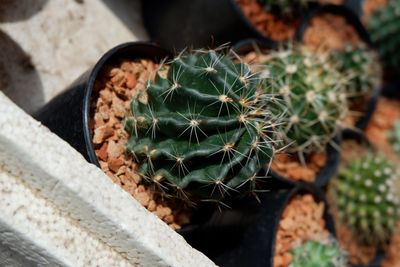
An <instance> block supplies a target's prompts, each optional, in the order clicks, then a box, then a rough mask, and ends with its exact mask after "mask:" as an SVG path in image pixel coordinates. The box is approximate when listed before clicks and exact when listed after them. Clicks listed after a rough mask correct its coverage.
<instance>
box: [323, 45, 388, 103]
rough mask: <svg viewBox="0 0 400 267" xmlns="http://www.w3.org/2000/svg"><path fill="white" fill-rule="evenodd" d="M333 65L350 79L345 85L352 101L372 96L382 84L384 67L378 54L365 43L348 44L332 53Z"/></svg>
mask: <svg viewBox="0 0 400 267" xmlns="http://www.w3.org/2000/svg"><path fill="white" fill-rule="evenodd" d="M330 59H331V60H332V62H333V65H334V66H336V67H337V69H338V71H339V72H340V73H341V74H342V76H344V77H346V78H347V79H348V80H347V82H346V85H345V88H344V89H345V90H346V95H347V96H348V98H349V101H350V102H353V101H354V102H356V101H357V100H359V99H364V98H365V97H370V96H371V95H372V94H373V93H374V91H375V90H376V89H377V88H378V87H379V86H380V85H381V80H382V69H381V66H380V63H379V60H378V55H377V54H376V53H375V52H374V51H373V50H371V49H369V48H368V47H367V46H366V45H364V44H359V45H357V46H351V45H349V46H346V47H345V49H344V50H342V51H339V50H334V51H332V52H331V53H330Z"/></svg>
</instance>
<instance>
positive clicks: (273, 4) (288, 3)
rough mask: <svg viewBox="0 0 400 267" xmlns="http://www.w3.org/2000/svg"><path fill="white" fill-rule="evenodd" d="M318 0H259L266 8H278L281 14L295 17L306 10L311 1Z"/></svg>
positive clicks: (268, 9) (315, 0)
mask: <svg viewBox="0 0 400 267" xmlns="http://www.w3.org/2000/svg"><path fill="white" fill-rule="evenodd" d="M315 2H317V0H258V3H260V4H261V5H262V6H263V7H264V9H265V10H267V11H272V10H276V11H277V12H279V13H280V14H281V15H283V16H286V17H293V16H295V15H296V14H299V13H300V12H301V11H302V10H304V9H305V8H306V7H307V6H308V5H309V4H310V3H315Z"/></svg>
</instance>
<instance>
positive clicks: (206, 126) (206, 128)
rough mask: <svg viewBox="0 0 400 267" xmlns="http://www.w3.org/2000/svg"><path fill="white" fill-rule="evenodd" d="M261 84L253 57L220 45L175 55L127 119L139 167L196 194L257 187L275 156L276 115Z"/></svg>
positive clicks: (212, 196) (168, 186) (171, 187)
mask: <svg viewBox="0 0 400 267" xmlns="http://www.w3.org/2000/svg"><path fill="white" fill-rule="evenodd" d="M258 84H259V79H258V78H257V77H256V76H255V75H253V74H252V73H251V72H250V70H249V67H248V66H247V65H246V64H241V63H234V62H233V61H232V58H231V57H229V56H228V55H225V54H221V53H219V52H218V51H215V50H198V51H193V52H192V53H190V54H189V53H188V54H181V55H179V56H178V57H177V58H175V59H174V60H172V61H171V62H170V63H169V69H168V73H167V74H166V77H163V75H162V74H161V73H160V72H159V74H158V75H156V79H155V81H154V82H150V83H149V84H148V86H147V90H146V92H141V93H139V94H138V95H137V96H136V97H134V98H133V100H132V103H131V111H132V116H131V117H129V118H127V119H126V129H127V130H128V132H130V133H131V137H130V139H129V142H128V145H127V149H128V150H129V151H130V152H131V153H132V154H133V155H134V156H135V157H136V159H137V161H138V165H139V173H140V174H141V175H142V176H143V177H145V178H147V179H148V180H150V181H152V182H155V183H156V184H159V185H161V187H163V188H164V189H165V190H167V191H173V192H175V193H176V192H181V193H184V194H183V195H191V199H192V197H193V198H200V199H209V200H220V199H222V198H223V197H224V196H226V194H229V192H233V191H239V190H240V191H247V192H248V191H249V190H250V191H252V190H254V188H255V183H256V178H258V177H257V174H258V173H259V171H260V170H261V169H262V168H263V167H264V166H268V164H269V163H270V161H271V158H272V156H273V141H272V140H273V133H272V126H271V123H272V122H271V121H273V118H272V117H271V113H270V112H268V111H267V110H265V109H264V108H263V107H260V105H259V98H260V97H261V96H260V95H259V92H258V88H257V86H258ZM263 99H265V97H263Z"/></svg>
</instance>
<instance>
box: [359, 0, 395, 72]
mask: <svg viewBox="0 0 400 267" xmlns="http://www.w3.org/2000/svg"><path fill="white" fill-rule="evenodd" d="M367 28H368V31H369V33H370V36H371V40H372V42H373V43H374V44H375V46H376V48H377V49H378V52H379V54H380V57H381V60H382V63H383V64H384V65H385V66H386V67H388V68H395V69H397V70H399V69H400V1H399V0H391V1H389V3H388V4H387V5H385V6H384V7H382V8H380V9H378V10H377V11H376V12H374V13H373V14H372V16H371V17H370V18H369V20H368V25H367Z"/></svg>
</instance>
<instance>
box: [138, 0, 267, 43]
mask: <svg viewBox="0 0 400 267" xmlns="http://www.w3.org/2000/svg"><path fill="white" fill-rule="evenodd" d="M142 9H143V20H144V24H145V27H146V29H147V30H148V33H149V35H150V37H151V39H152V40H153V41H155V42H157V43H159V44H160V45H161V46H163V47H166V48H169V49H176V50H181V49H183V48H185V47H194V48H199V47H210V46H211V47H215V46H219V45H222V44H226V43H229V42H230V43H236V42H238V41H240V40H242V39H246V38H257V39H260V40H263V41H265V42H269V43H271V45H273V44H274V41H272V40H271V39H270V38H268V37H265V36H264V35H263V34H262V33H260V32H259V31H258V30H257V29H256V28H255V27H254V26H253V25H252V24H251V23H250V21H249V20H248V19H247V18H246V17H245V15H244V14H243V12H242V11H241V10H240V7H239V6H238V5H237V4H236V3H235V0H191V1H187V0H169V1H165V0H143V1H142Z"/></svg>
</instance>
